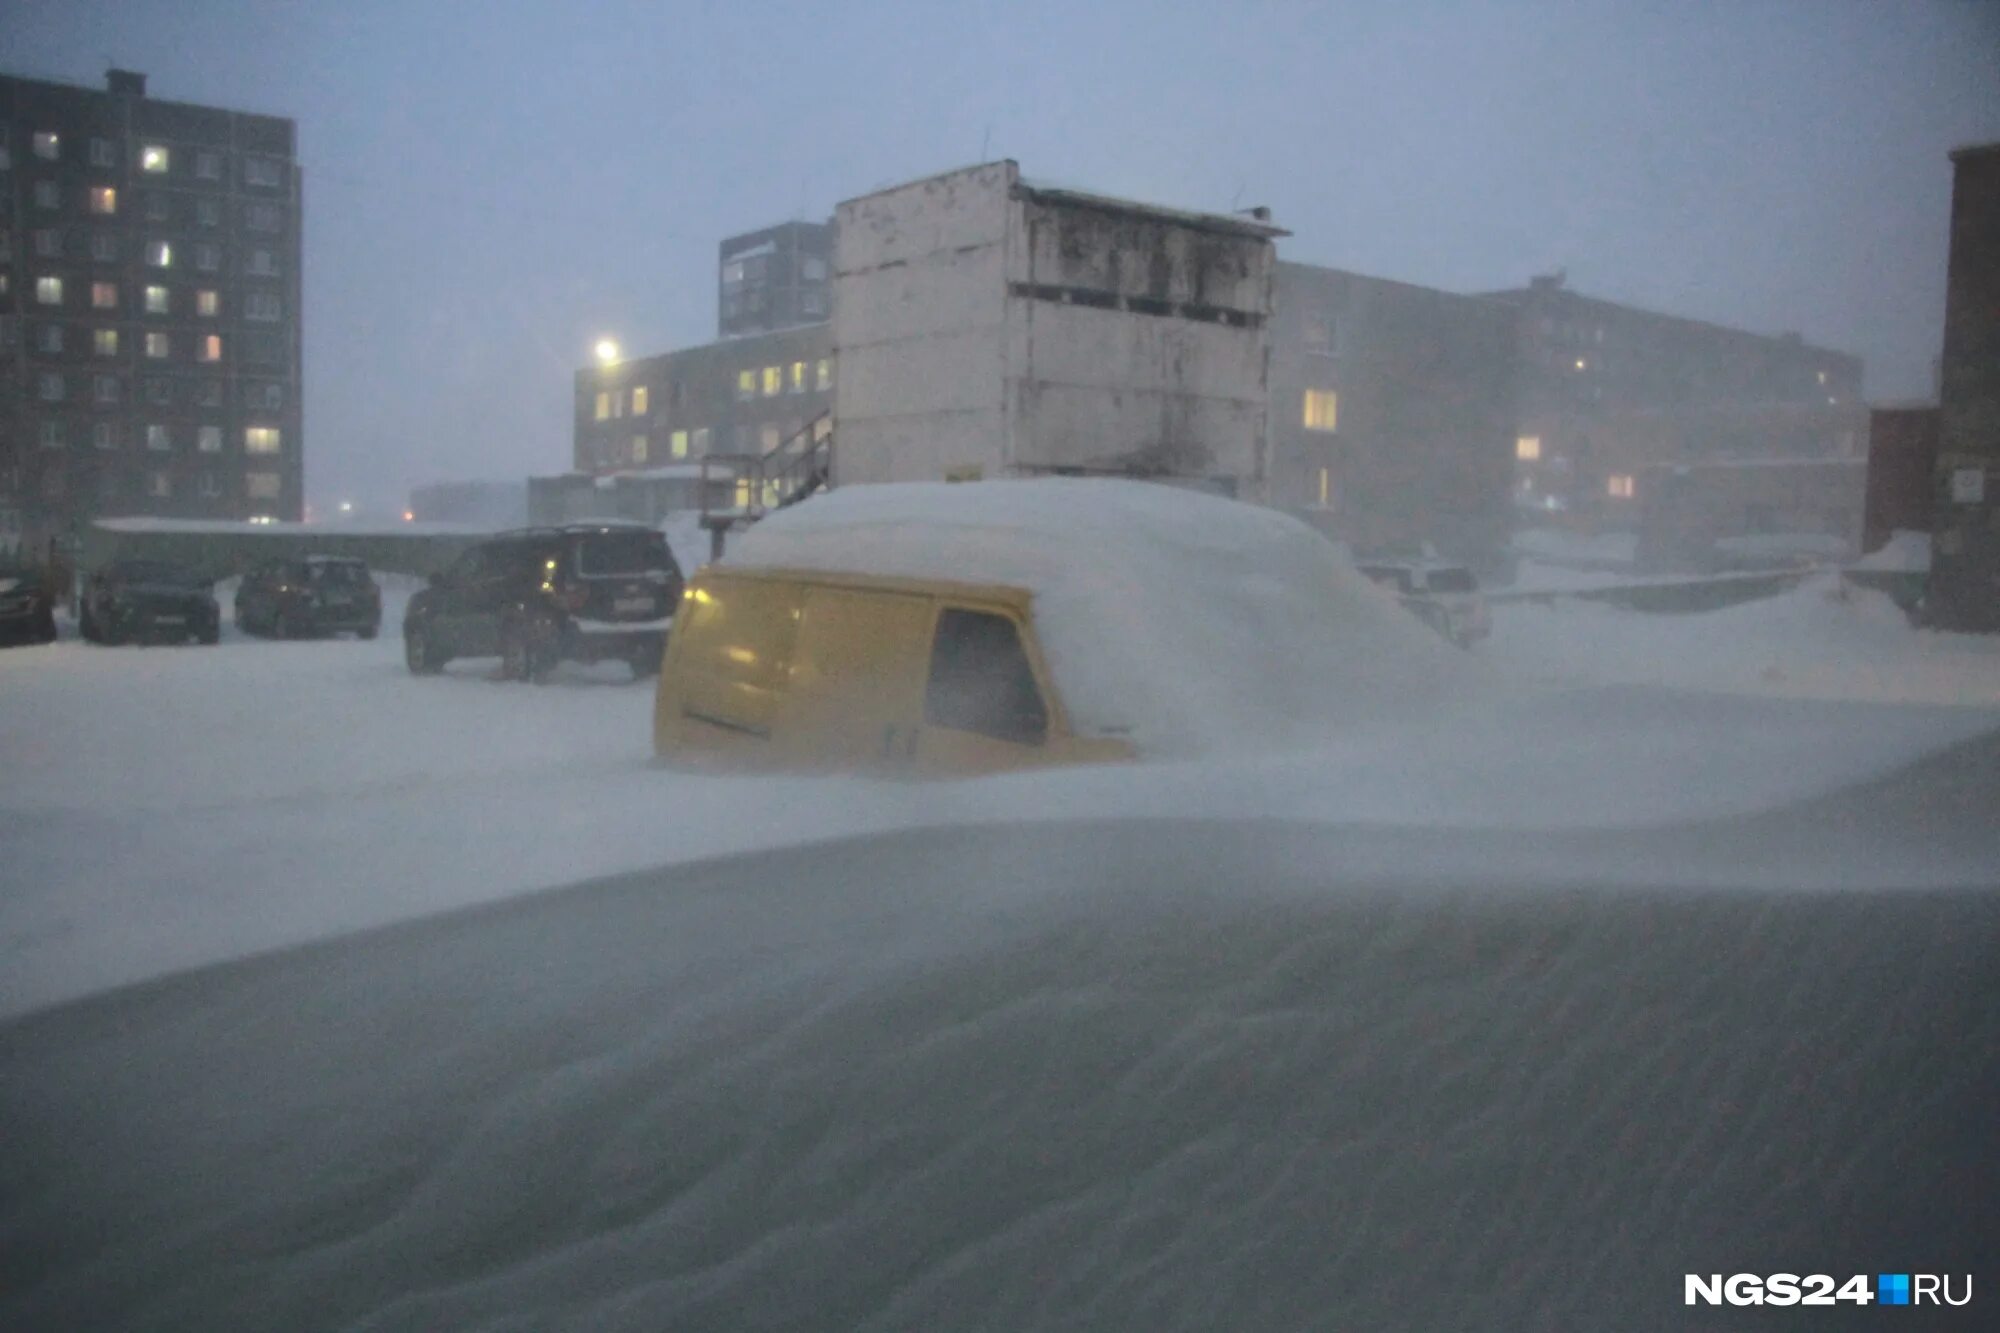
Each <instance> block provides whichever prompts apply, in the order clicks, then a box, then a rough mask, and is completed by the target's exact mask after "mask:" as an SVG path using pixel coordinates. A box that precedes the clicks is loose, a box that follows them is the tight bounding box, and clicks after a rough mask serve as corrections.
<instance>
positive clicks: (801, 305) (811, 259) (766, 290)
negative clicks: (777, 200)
mask: <svg viewBox="0 0 2000 1333" xmlns="http://www.w3.org/2000/svg"><path fill="white" fill-rule="evenodd" d="M832 262H833V224H832V223H830V222H785V223H780V224H779V225H778V226H775V227H765V228H764V229H762V230H761V231H751V232H744V233H743V234H742V235H740V236H731V237H729V238H727V239H726V240H724V241H723V242H722V244H721V246H720V247H719V248H718V251H717V263H716V284H715V336H716V337H718V338H740V337H743V336H744V335H746V334H752V333H776V332H778V331H779V330H781V329H793V328H797V327H799V326H800V325H802V324H824V323H825V322H826V319H827V307H828V301H829V296H828V292H829V290H830V286H831V275H830V269H831V265H832Z"/></svg>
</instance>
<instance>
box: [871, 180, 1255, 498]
mask: <svg viewBox="0 0 2000 1333" xmlns="http://www.w3.org/2000/svg"><path fill="white" fill-rule="evenodd" d="M1284 234H1285V233H1284V232H1282V231H1281V230H1279V229H1278V228H1276V227H1273V226H1270V225H1269V224H1268V223H1267V222H1264V221H1261V220H1254V219H1252V218H1248V217H1240V216H1221V215H1216V214H1206V213H1187V212H1180V211H1176V210H1172V209H1164V208H1155V207H1151V206H1148V205H1144V204H1136V203H1131V202H1128V201H1125V200H1119V199H1110V198H1105V197H1102V196H1098V195H1092V194H1085V193H1081V192H1078V191H1073V190H1059V189H1050V188H1045V187H1041V186H1037V185H1034V184H1032V183H1030V182H1028V181H1025V180H1023V179H1022V177H1021V174H1020V169H1019V167H1018V166H1017V165H1016V164H1015V163H1013V162H1011V161H1003V162H993V163H987V164H984V165H981V166H977V167H971V168H968V169H965V170H962V171H955V172H950V173H947V174H945V175H942V176H936V177H932V178H930V179H928V180H921V181H916V182H913V183H910V184H907V185H902V186H898V187H896V188H894V189H890V190H884V191H881V192H879V193H876V194H871V195H866V196H863V197H861V198H858V199H850V200H847V201H846V202H844V203H842V204H841V205H840V206H839V208H838V209H837V210H836V212H835V245H834V254H835V262H834V301H833V330H832V332H833V345H834V347H835V348H837V349H838V356H839V362H840V377H839V382H838V384H837V386H836V388H835V391H834V418H835V420H836V422H837V423H838V424H837V431H836V435H835V446H834V456H833V480H834V483H835V484H836V485H849V484H854V483H861V482H885V481H919V480H940V479H942V480H970V479H976V478H982V477H1002V476H1022V475H1034V474H1045V473H1108V474H1123V475H1140V476H1151V477H1160V478H1166V479H1173V480H1178V481H1183V482H1189V483H1196V484H1202V485H1206V486H1211V487H1213V488H1215V489H1217V490H1221V491H1224V492H1227V493H1231V494H1236V495H1240V496H1243V497H1244V498H1246V499H1256V500H1262V499H1265V498H1266V496H1267V493H1268V479H1269V467H1268V460H1267V458H1266V451H1267V440H1266V430H1265V415H1266V399H1267V389H1268V385H1267V379H1266V364H1265V351H1266V334H1267V330H1266V325H1267V323H1268V322H1269V320H1270V316H1271V298H1272V276H1271V275H1272V269H1273V266H1274V264H1275V255H1274V252H1273V247H1272V241H1273V239H1274V238H1276V237H1278V236H1281V235H1284Z"/></svg>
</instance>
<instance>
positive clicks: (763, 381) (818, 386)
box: [736, 356, 833, 402]
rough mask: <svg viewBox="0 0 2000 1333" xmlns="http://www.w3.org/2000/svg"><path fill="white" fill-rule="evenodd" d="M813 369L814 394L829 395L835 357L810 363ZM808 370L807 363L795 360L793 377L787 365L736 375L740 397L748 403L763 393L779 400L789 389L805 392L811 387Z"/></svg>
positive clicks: (791, 368) (752, 369)
mask: <svg viewBox="0 0 2000 1333" xmlns="http://www.w3.org/2000/svg"><path fill="white" fill-rule="evenodd" d="M810 368H811V371H812V378H811V380H810V387H811V388H812V389H813V390H814V391H816V392H819V393H825V392H826V391H827V390H829V389H831V388H832V387H833V360H832V358H830V357H824V356H823V357H821V358H820V359H819V360H818V361H816V362H812V363H810ZM807 369H808V363H807V362H804V361H794V362H792V364H791V366H790V369H789V374H788V373H787V368H786V367H784V366H765V367H764V368H763V370H762V371H761V372H760V371H758V370H756V369H754V368H751V369H744V370H739V371H737V372H736V397H737V398H738V399H739V400H741V401H743V402H748V401H749V400H750V399H752V398H756V397H758V396H759V395H760V391H761V396H763V397H765V398H776V397H777V396H778V395H779V394H782V393H784V392H785V390H786V388H787V386H789V387H790V389H791V392H793V393H804V392H805V391H806V389H807V387H808V380H807V377H806V372H807Z"/></svg>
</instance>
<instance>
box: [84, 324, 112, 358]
mask: <svg viewBox="0 0 2000 1333" xmlns="http://www.w3.org/2000/svg"><path fill="white" fill-rule="evenodd" d="M91 341H92V343H93V345H95V347H96V348H97V354H98V355H99V356H117V355H118V330H116V329H99V330H98V331H97V333H96V334H95V335H94V336H93V337H92V339H91Z"/></svg>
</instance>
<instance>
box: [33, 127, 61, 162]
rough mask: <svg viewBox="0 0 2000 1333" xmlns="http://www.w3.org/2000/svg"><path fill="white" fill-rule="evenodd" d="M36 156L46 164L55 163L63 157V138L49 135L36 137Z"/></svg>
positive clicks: (44, 134)
mask: <svg viewBox="0 0 2000 1333" xmlns="http://www.w3.org/2000/svg"><path fill="white" fill-rule="evenodd" d="M35 156H36V157H39V158H41V159H42V160H43V161H45V162H53V161H55V160H56V159H57V158H59V157H61V156H62V137H61V136H60V135H55V134H48V133H43V134H37V135H36V136H35Z"/></svg>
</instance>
